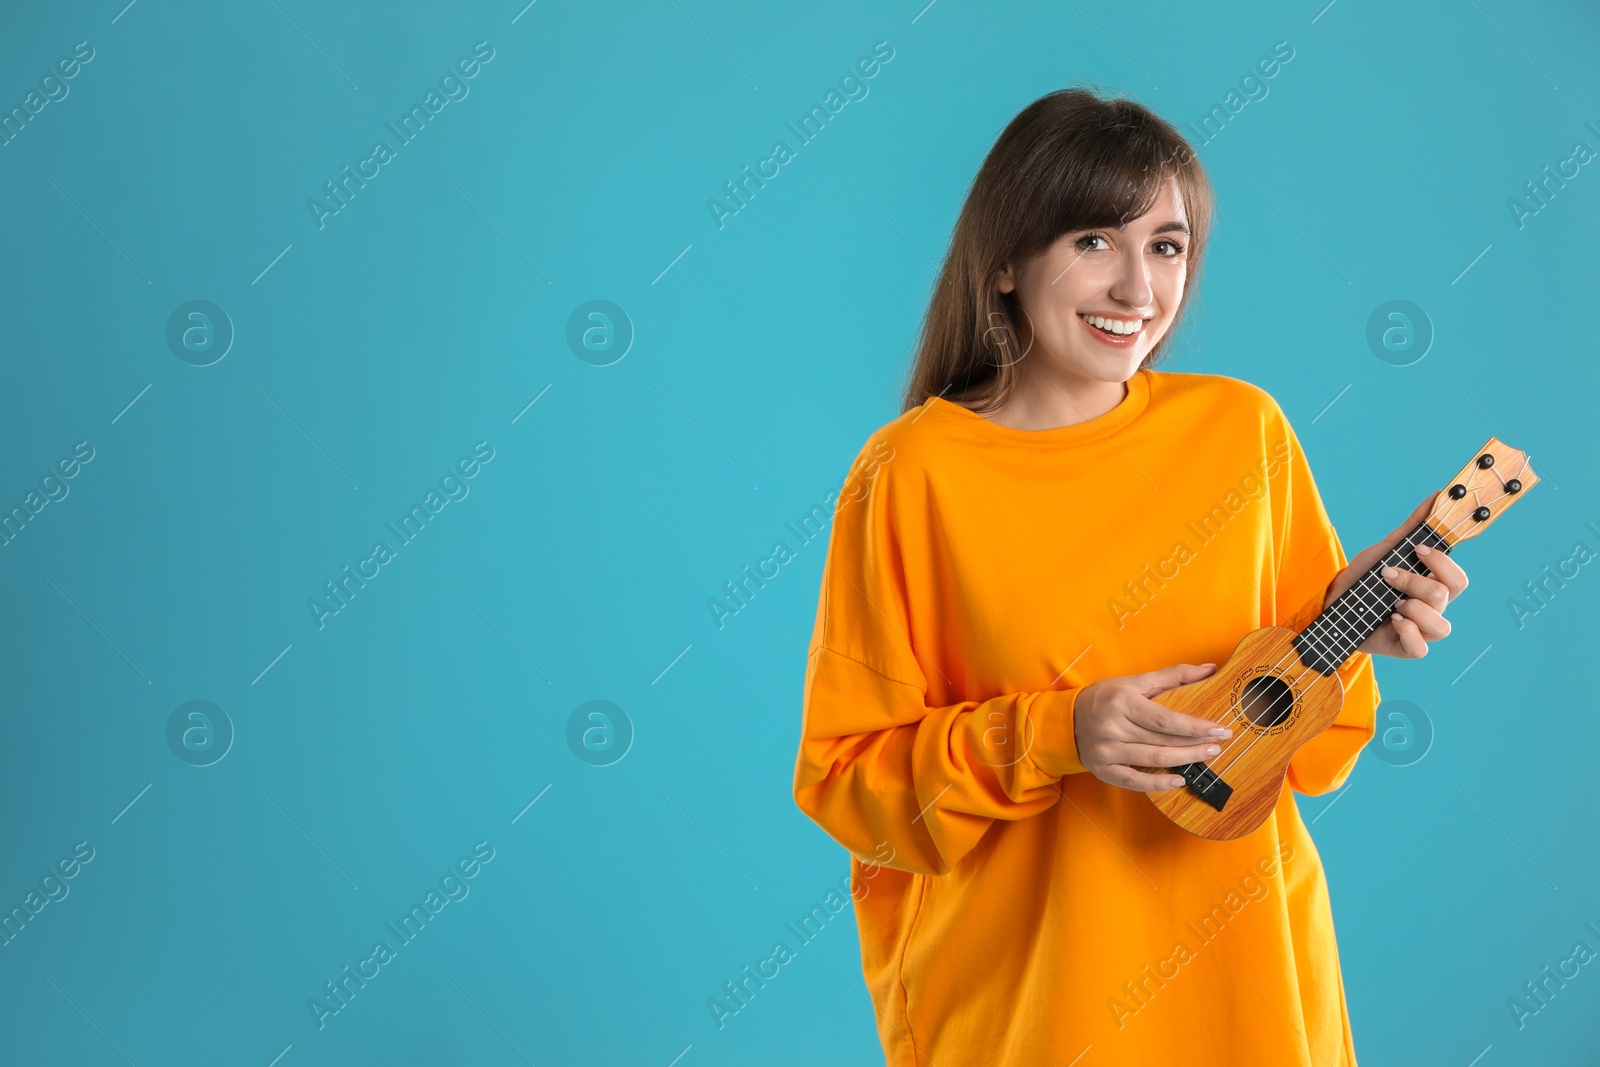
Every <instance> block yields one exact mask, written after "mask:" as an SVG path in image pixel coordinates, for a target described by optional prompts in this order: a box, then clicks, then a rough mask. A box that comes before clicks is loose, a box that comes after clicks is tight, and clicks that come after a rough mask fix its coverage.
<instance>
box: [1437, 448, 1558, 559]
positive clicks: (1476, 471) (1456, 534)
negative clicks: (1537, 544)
mask: <svg viewBox="0 0 1600 1067" xmlns="http://www.w3.org/2000/svg"><path fill="white" fill-rule="evenodd" d="M1538 484H1539V476H1538V475H1537V474H1535V473H1534V472H1533V468H1532V467H1531V466H1529V464H1528V456H1527V453H1525V452H1520V451H1518V450H1517V449H1515V448H1512V447H1511V446H1510V445H1508V444H1506V443H1505V442H1503V441H1501V440H1500V439H1499V438H1497V437H1491V438H1489V442H1488V444H1486V445H1484V446H1483V447H1482V448H1480V449H1478V454H1477V455H1476V456H1475V457H1473V459H1472V462H1470V463H1468V464H1467V465H1466V466H1465V467H1462V468H1461V473H1459V474H1457V475H1456V476H1455V477H1454V478H1452V479H1451V480H1450V484H1449V485H1447V486H1445V488H1443V489H1441V490H1439V493H1438V495H1437V496H1435V497H1434V498H1433V509H1432V510H1431V511H1429V512H1428V519H1427V521H1428V524H1429V525H1430V526H1432V527H1433V528H1434V530H1435V531H1437V532H1438V534H1439V535H1440V536H1441V537H1443V538H1444V539H1445V540H1446V541H1448V542H1449V543H1450V544H1452V545H1458V544H1460V543H1461V542H1462V541H1466V540H1469V539H1471V538H1474V537H1477V536H1478V535H1479V534H1480V533H1482V532H1483V531H1484V530H1486V529H1488V528H1489V526H1490V524H1492V523H1493V522H1494V521H1495V520H1496V519H1498V518H1499V517H1500V514H1501V512H1503V511H1505V510H1506V509H1507V508H1509V507H1510V506H1511V505H1512V504H1515V503H1516V502H1517V501H1518V500H1521V499H1522V498H1523V496H1525V495H1526V494H1527V492H1528V490H1529V489H1532V488H1533V487H1534V486H1536V485H1538Z"/></svg>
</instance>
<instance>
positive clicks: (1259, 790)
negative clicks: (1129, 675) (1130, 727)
mask: <svg viewBox="0 0 1600 1067" xmlns="http://www.w3.org/2000/svg"><path fill="white" fill-rule="evenodd" d="M1294 636H1295V632H1294V631H1293V630H1290V629H1287V628H1285V627H1282V626H1267V627H1263V628H1262V629H1259V630H1254V631H1252V632H1251V633H1248V634H1246V635H1245V636H1244V638H1243V639H1242V640H1240V642H1239V643H1238V645H1236V646H1234V650H1233V653H1232V655H1230V656H1229V657H1228V662H1226V663H1224V664H1221V665H1220V666H1218V667H1217V669H1216V671H1215V672H1214V673H1213V674H1212V675H1211V677H1209V678H1207V679H1205V680H1204V681H1199V682H1193V683H1191V684H1189V685H1181V686H1179V687H1177V688H1176V689H1169V690H1167V691H1166V692H1164V693H1158V694H1157V695H1155V696H1154V697H1151V699H1152V700H1154V701H1155V702H1156V703H1157V704H1161V705H1164V706H1166V707H1169V708H1173V709H1174V710H1176V711H1181V712H1184V713H1186V714H1189V715H1195V716H1198V717H1200V718H1203V719H1210V720H1212V721H1213V722H1218V723H1221V724H1222V725H1224V726H1226V727H1228V728H1229V729H1231V730H1232V731H1233V736H1232V737H1230V738H1228V739H1227V740H1224V741H1218V742H1217V744H1218V745H1219V746H1220V747H1221V749H1222V751H1221V752H1220V753H1218V754H1217V755H1215V756H1213V757H1211V758H1210V759H1209V760H1207V761H1206V762H1204V763H1201V764H1188V765H1187V766H1186V767H1185V768H1167V767H1159V768H1157V767H1141V768H1139V769H1140V770H1145V771H1150V772H1152V773H1157V774H1172V773H1174V771H1176V772H1177V773H1180V774H1183V775H1184V777H1185V778H1186V779H1188V780H1189V782H1190V784H1189V785H1185V786H1180V787H1178V788H1176V789H1163V790H1160V791H1158V792H1153V793H1146V794H1145V795H1146V796H1148V797H1149V798H1150V800H1151V802H1152V803H1153V804H1155V806H1156V807H1157V808H1159V809H1161V811H1162V813H1163V814H1165V815H1166V816H1167V817H1168V818H1169V819H1171V820H1172V821H1173V822H1175V823H1177V824H1178V825H1179V826H1181V827H1183V828H1184V829H1185V830H1188V831H1189V832H1190V833H1193V834H1198V835H1199V836H1201V837H1207V838H1211V839H1212V840H1218V841H1227V840H1232V839H1234V838H1238V837H1243V836H1244V835H1246V834H1248V833H1250V832H1252V831H1254V830H1255V829H1256V828H1258V827H1259V826H1260V825H1261V824H1262V823H1264V822H1265V821H1266V819H1267V816H1268V815H1270V814H1271V813H1272V809H1273V808H1274V807H1275V806H1276V805H1277V803H1278V797H1279V795H1280V794H1281V793H1282V791H1283V781H1284V777H1285V775H1286V774H1287V773H1288V768H1289V760H1290V759H1291V758H1292V757H1293V756H1294V754H1295V752H1297V751H1298V750H1299V749H1300V746H1302V745H1304V744H1305V743H1306V742H1307V741H1309V740H1311V739H1312V738H1313V737H1316V736H1317V735H1318V734H1320V733H1321V732H1322V731H1323V730H1326V729H1327V728H1328V727H1329V726H1331V725H1332V724H1333V720H1334V719H1336V718H1338V716H1339V711H1340V709H1342V708H1343V707H1344V683H1343V682H1341V681H1340V680H1339V676H1338V675H1337V674H1331V675H1325V674H1321V673H1319V672H1318V671H1315V670H1313V669H1311V668H1310V667H1307V666H1306V665H1305V664H1304V663H1302V662H1301V661H1300V655H1299V653H1298V652H1296V651H1295V649H1294V647H1293V645H1291V644H1290V642H1291V640H1292V639H1293V638H1294ZM1207 775H1211V776H1214V777H1215V778H1220V779H1221V782H1222V785H1220V786H1218V785H1217V784H1216V783H1215V782H1214V781H1213V780H1212V778H1210V777H1207ZM1207 796H1210V797H1211V798H1212V801H1214V802H1220V804H1221V807H1220V808H1219V807H1217V806H1216V803H1214V802H1208V800H1207V799H1206V797H1207Z"/></svg>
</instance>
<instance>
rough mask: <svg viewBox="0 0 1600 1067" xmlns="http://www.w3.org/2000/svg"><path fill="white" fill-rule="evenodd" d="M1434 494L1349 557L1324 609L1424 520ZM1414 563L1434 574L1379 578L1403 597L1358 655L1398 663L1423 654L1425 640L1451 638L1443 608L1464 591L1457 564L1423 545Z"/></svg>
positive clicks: (1463, 574)
mask: <svg viewBox="0 0 1600 1067" xmlns="http://www.w3.org/2000/svg"><path fill="white" fill-rule="evenodd" d="M1435 495H1436V494H1433V493H1429V494H1428V495H1427V497H1425V498H1424V499H1423V501H1422V503H1421V504H1419V505H1417V509H1416V510H1415V511H1413V512H1412V513H1411V517H1410V518H1408V519H1407V520H1406V521H1405V522H1403V523H1401V524H1400V525H1399V526H1397V527H1395V529H1394V532H1393V533H1391V534H1389V536H1388V537H1385V538H1384V539H1383V540H1382V541H1380V542H1378V543H1377V544H1375V545H1373V546H1372V547H1371V548H1368V549H1365V550H1364V551H1362V552H1361V553H1360V554H1359V555H1357V556H1356V557H1355V558H1354V559H1352V560H1351V561H1350V565H1349V566H1347V567H1346V568H1345V569H1344V570H1342V571H1340V572H1339V576H1338V577H1337V578H1335V579H1334V580H1333V583H1332V584H1331V585H1329V586H1328V595H1327V598H1326V599H1325V600H1324V601H1323V605H1322V606H1323V607H1327V606H1328V605H1329V604H1331V603H1333V602H1334V601H1335V600H1337V599H1338V598H1339V596H1340V595H1341V594H1343V593H1344V591H1345V590H1346V589H1349V588H1350V587H1351V586H1352V585H1354V584H1356V582H1357V581H1358V580H1359V579H1360V578H1361V576H1362V575H1364V574H1366V573H1367V571H1369V570H1371V569H1372V567H1373V565H1374V564H1376V563H1377V562H1378V561H1379V560H1380V559H1382V558H1383V557H1384V556H1386V555H1388V553H1389V550H1390V549H1392V548H1394V547H1395V546H1396V545H1398V544H1399V543H1400V542H1401V541H1402V540H1404V538H1405V536H1406V534H1408V533H1410V532H1411V531H1412V530H1414V529H1416V528H1417V525H1418V524H1419V523H1421V522H1422V520H1423V519H1425V518H1427V517H1428V512H1429V511H1431V510H1432V508H1433V499H1434V496H1435ZM1416 551H1417V559H1419V560H1421V561H1422V565H1423V566H1424V567H1427V568H1428V569H1429V570H1430V571H1432V572H1433V575H1432V576H1431V577H1429V576H1427V575H1422V574H1417V573H1415V572H1413V571H1408V570H1404V569H1396V572H1395V574H1394V575H1392V576H1390V575H1384V576H1383V577H1384V580H1385V581H1386V582H1388V583H1389V584H1390V585H1391V586H1393V587H1394V588H1395V589H1398V590H1399V591H1400V593H1401V594H1402V596H1401V599H1400V602H1399V603H1398V604H1396V605H1395V611H1396V612H1397V613H1398V616H1397V617H1393V618H1389V619H1386V620H1384V622H1383V624H1382V625H1381V626H1379V627H1378V628H1377V629H1376V630H1374V631H1373V632H1372V636H1370V637H1368V638H1367V639H1366V640H1365V641H1363V642H1362V643H1361V645H1360V647H1358V648H1357V649H1356V651H1357V652H1370V653H1372V654H1373V655H1375V656H1395V657H1397V658H1399V659H1421V658H1422V657H1423V656H1426V655H1427V654H1428V642H1429V641H1438V640H1439V639H1441V638H1444V637H1448V636H1449V635H1450V623H1449V621H1448V620H1447V619H1446V618H1445V617H1444V609H1445V605H1447V604H1449V603H1450V601H1452V600H1454V599H1455V598H1456V597H1458V596H1460V595H1461V593H1462V591H1463V590H1465V589H1466V588H1467V574H1466V572H1465V571H1463V570H1462V569H1461V565H1460V564H1458V563H1457V562H1456V561H1455V560H1453V559H1451V558H1450V557H1449V555H1447V554H1446V553H1444V552H1443V551H1440V550H1438V549H1429V548H1427V547H1425V546H1423V545H1418V546H1417V550H1416Z"/></svg>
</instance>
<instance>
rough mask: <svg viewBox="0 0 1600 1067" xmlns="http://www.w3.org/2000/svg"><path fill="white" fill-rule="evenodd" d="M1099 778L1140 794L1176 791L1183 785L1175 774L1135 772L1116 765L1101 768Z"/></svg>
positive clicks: (1181, 780) (1180, 778)
mask: <svg viewBox="0 0 1600 1067" xmlns="http://www.w3.org/2000/svg"><path fill="white" fill-rule="evenodd" d="M1100 778H1101V780H1102V781H1107V782H1110V783H1111V784H1112V785H1120V786H1121V787H1122V788H1124V789H1134V790H1137V791H1139V792H1141V793H1159V792H1161V791H1162V790H1164V789H1177V788H1178V787H1180V786H1182V785H1183V784H1184V782H1183V778H1182V777H1180V776H1178V775H1175V774H1151V773H1149V772H1148V771H1140V770H1135V769H1134V768H1132V767H1127V766H1123V765H1121V764H1116V763H1113V764H1111V765H1109V766H1107V767H1105V768H1103V770H1102V773H1101V774H1100Z"/></svg>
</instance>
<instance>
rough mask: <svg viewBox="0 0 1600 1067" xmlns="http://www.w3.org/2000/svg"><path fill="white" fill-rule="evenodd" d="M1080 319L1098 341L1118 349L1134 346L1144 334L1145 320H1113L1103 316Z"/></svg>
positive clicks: (1081, 316)
mask: <svg viewBox="0 0 1600 1067" xmlns="http://www.w3.org/2000/svg"><path fill="white" fill-rule="evenodd" d="M1078 319H1079V320H1080V321H1081V322H1082V323H1083V324H1084V326H1085V327H1087V328H1088V330H1089V332H1090V333H1091V334H1093V335H1094V336H1095V337H1096V338H1097V339H1099V340H1100V341H1102V342H1104V343H1105V344H1108V345H1114V346H1117V347H1123V348H1125V347H1127V346H1128V345H1131V344H1133V343H1134V342H1136V341H1137V340H1138V339H1139V335H1140V334H1142V333H1143V332H1144V323H1145V320H1144V319H1111V318H1106V317H1105V316H1103V315H1079V316H1078Z"/></svg>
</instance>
